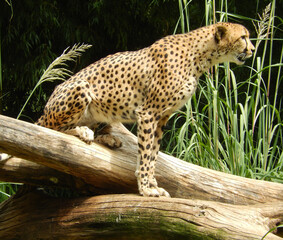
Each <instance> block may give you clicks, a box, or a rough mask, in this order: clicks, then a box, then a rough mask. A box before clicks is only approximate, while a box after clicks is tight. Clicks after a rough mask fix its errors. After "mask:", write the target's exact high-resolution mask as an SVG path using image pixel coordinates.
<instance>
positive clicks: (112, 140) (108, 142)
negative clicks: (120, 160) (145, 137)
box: [95, 134, 122, 148]
mask: <svg viewBox="0 0 283 240" xmlns="http://www.w3.org/2000/svg"><path fill="white" fill-rule="evenodd" d="M95 142H97V143H100V144H103V145H105V146H107V147H110V148H120V147H122V142H121V141H120V140H119V139H118V138H116V137H115V136H112V135H110V134H103V135H98V136H97V137H96V138H95Z"/></svg>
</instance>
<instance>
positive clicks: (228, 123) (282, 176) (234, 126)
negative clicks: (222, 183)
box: [163, 1, 283, 182]
mask: <svg viewBox="0 0 283 240" xmlns="http://www.w3.org/2000/svg"><path fill="white" fill-rule="evenodd" d="M211 4H212V2H211V1H207V5H208V6H207V8H206V9H208V10H207V11H206V15H205V16H206V19H207V20H206V21H207V24H210V23H211V22H214V21H215V20H217V19H219V20H229V18H230V17H233V18H234V19H235V18H237V20H238V21H244V20H248V21H253V22H254V24H255V26H256V29H255V32H256V33H257V37H256V39H255V40H256V42H255V47H256V50H255V54H254V57H253V59H252V61H251V62H252V63H251V66H241V67H236V68H234V69H233V68H231V66H230V64H228V63H224V64H221V65H218V66H216V67H215V68H214V69H211V71H210V72H208V73H207V74H205V75H204V78H201V79H200V84H199V91H198V92H197V94H196V95H195V96H193V98H192V99H191V100H190V101H189V102H188V103H187V104H186V106H185V108H184V109H182V110H180V111H178V112H176V113H175V114H174V115H173V116H171V119H170V122H169V125H170V130H167V131H166V133H165V143H164V144H163V149H164V150H165V151H166V152H167V153H170V154H173V155H175V156H177V157H179V158H181V159H184V160H186V161H190V162H193V163H195V164H198V165H201V166H205V167H209V168H212V169H215V170H220V171H224V172H229V173H232V174H236V175H240V176H245V177H251V178H258V179H265V180H273V181H278V182H283V173H282V169H283V168H282V167H283V153H282V152H283V151H282V150H283V143H282V139H283V136H282V135H283V132H282V127H283V126H282V111H281V101H282V98H280V97H281V96H280V87H279V85H280V83H281V82H282V76H281V68H282V66H283V59H282V56H283V50H282V47H281V48H279V49H281V52H280V57H279V61H278V62H276V63H274V59H273V55H274V49H275V48H273V45H274V44H275V43H274V41H275V40H274V39H275V31H276V30H278V29H279V26H280V24H282V21H281V22H280V24H279V25H278V26H276V25H275V19H276V15H275V1H272V2H271V4H270V5H268V6H267V7H266V9H265V10H264V13H263V14H262V16H260V17H259V20H256V19H247V18H244V17H241V16H239V15H235V14H230V13H228V12H227V10H228V6H227V5H225V4H226V3H223V5H222V8H223V6H224V9H225V11H224V12H223V10H219V11H217V7H216V6H215V5H211ZM211 11H212V12H211ZM207 15H208V16H207ZM211 18H212V19H211ZM276 41H278V42H280V45H281V46H282V43H283V39H282V38H281V39H278V38H277V39H276ZM276 44H278V43H276ZM262 45H263V46H262ZM259 53H260V54H259ZM239 70H241V71H242V74H241V75H240V76H244V74H245V77H239V76H238V74H237V73H238V72H239ZM243 73H244V74H243ZM272 86H274V89H271V88H272ZM271 92H272V93H271ZM280 111H281V112H280ZM171 127H172V128H171Z"/></svg>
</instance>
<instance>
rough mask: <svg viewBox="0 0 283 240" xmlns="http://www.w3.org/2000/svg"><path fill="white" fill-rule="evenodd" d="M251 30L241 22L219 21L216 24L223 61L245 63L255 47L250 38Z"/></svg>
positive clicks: (216, 35) (216, 34)
mask: <svg viewBox="0 0 283 240" xmlns="http://www.w3.org/2000/svg"><path fill="white" fill-rule="evenodd" d="M249 35H250V34H249V31H248V30H247V29H246V28H245V27H244V26H242V25H240V24H234V23H219V24H216V30H215V41H216V43H217V45H218V49H219V52H221V53H222V54H221V57H220V58H221V60H222V61H223V62H226V61H227V62H234V63H236V64H238V65H242V64H244V62H245V60H246V59H247V58H250V57H251V56H252V54H253V50H254V49H255V48H254V46H253V44H252V43H251V41H250V39H249Z"/></svg>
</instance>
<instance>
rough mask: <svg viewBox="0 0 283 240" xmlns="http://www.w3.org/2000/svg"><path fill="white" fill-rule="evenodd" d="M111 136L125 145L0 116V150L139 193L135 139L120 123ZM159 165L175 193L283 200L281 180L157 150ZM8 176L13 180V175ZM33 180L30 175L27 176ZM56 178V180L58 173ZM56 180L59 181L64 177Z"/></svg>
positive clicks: (106, 189)
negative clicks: (234, 171)
mask: <svg viewBox="0 0 283 240" xmlns="http://www.w3.org/2000/svg"><path fill="white" fill-rule="evenodd" d="M112 134H114V135H116V136H117V137H119V138H120V140H121V141H122V142H123V147H121V148H119V149H116V150H111V149H109V148H106V147H104V146H101V145H99V144H92V145H87V144H85V143H84V142H82V141H81V140H79V139H78V138H76V137H73V136H69V135H66V134H63V133H60V132H57V131H53V130H51V129H47V128H43V127H39V126H36V125H33V124H30V123H27V122H23V121H19V120H15V119H12V118H8V117H5V116H0V151H2V152H6V153H9V154H11V155H14V156H17V157H20V158H23V159H27V160H30V161H32V162H34V163H37V164H40V165H39V166H40V167H41V165H44V166H46V167H48V168H52V169H55V170H57V171H59V172H61V173H65V174H68V175H72V176H74V177H75V178H77V179H81V182H83V183H86V184H88V185H91V186H93V187H94V188H95V189H96V191H97V192H102V193H137V192H138V191H137V183H136V177H135V175H134V172H135V168H136V156H137V146H136V142H137V140H136V137H135V136H134V135H133V134H131V133H130V132H129V131H128V130H127V129H125V127H123V125H120V124H116V125H114V126H113V127H112ZM0 164H1V165H0V180H6V179H7V178H5V176H6V174H5V171H6V170H5V163H3V162H2V163H1V161H0ZM156 168H157V169H156V175H157V176H156V178H157V180H158V183H159V185H160V187H164V188H165V189H166V190H167V191H168V192H169V193H170V194H171V196H172V197H178V198H187V199H192V198H195V199H203V200H210V201H219V202H226V203H233V204H254V203H266V202H272V201H282V199H283V184H278V183H272V182H266V181H258V180H253V179H247V178H242V177H238V176H233V175H231V174H226V173H221V172H217V171H213V170H210V169H206V168H202V167H199V166H196V165H193V164H190V163H187V162H184V161H181V160H179V159H177V158H174V157H171V156H169V155H166V154H164V153H160V154H159V158H158V161H157V166H156ZM18 171H21V170H20V168H18V169H16V171H15V175H14V176H15V180H14V181H15V182H19V181H20V180H21V179H19V178H17V177H16V175H18V174H17V173H16V172H18ZM27 172H28V171H26V173H25V174H28V173H27ZM9 175H10V180H9V181H12V178H13V176H12V173H11V172H9ZM31 175H32V173H31ZM42 175H44V174H43V173H42ZM29 178H32V177H31V176H27V177H26V179H29ZM52 179H53V180H54V179H56V174H55V175H54V178H52ZM61 179H62V178H61ZM18 180H19V181H18ZM56 182H57V185H58V186H60V185H61V182H60V178H58V181H56ZM31 184H32V182H31ZM62 184H64V183H62Z"/></svg>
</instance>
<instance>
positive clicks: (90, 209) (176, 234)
mask: <svg viewBox="0 0 283 240" xmlns="http://www.w3.org/2000/svg"><path fill="white" fill-rule="evenodd" d="M0 209H1V211H0V219H1V220H0V222H1V224H0V239H7V240H8V239H25V240H29V239H31V240H34V239H154V240H158V239H205V240H210V239H217V240H220V239H229V240H233V239H234V240H236V239H237V240H243V239H245V240H249V239H253V240H255V239H256V240H259V239H261V238H262V237H263V236H264V234H265V233H266V232H267V231H268V230H269V228H270V227H271V226H270V223H273V224H274V221H278V219H280V218H281V217H282V214H283V204H282V202H280V203H276V209H275V208H274V204H273V203H265V204H256V205H251V206H244V205H231V204H224V203H217V202H211V201H203V200H189V199H179V198H171V199H170V198H169V199H168V198H146V197H140V196H137V195H130V194H119V195H101V196H95V197H88V198H75V199H62V198H61V199H57V198H52V197H47V196H46V195H43V194H42V193H39V192H36V191H34V192H30V193H28V194H24V195H22V196H20V197H17V198H14V199H12V201H9V202H7V203H4V204H2V206H1V205H0ZM276 216H277V217H276ZM279 216H281V217H279ZM276 218H277V219H276ZM266 239H270V240H279V239H282V238H280V237H279V236H276V235H274V234H270V235H268V237H267V238H266Z"/></svg>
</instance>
